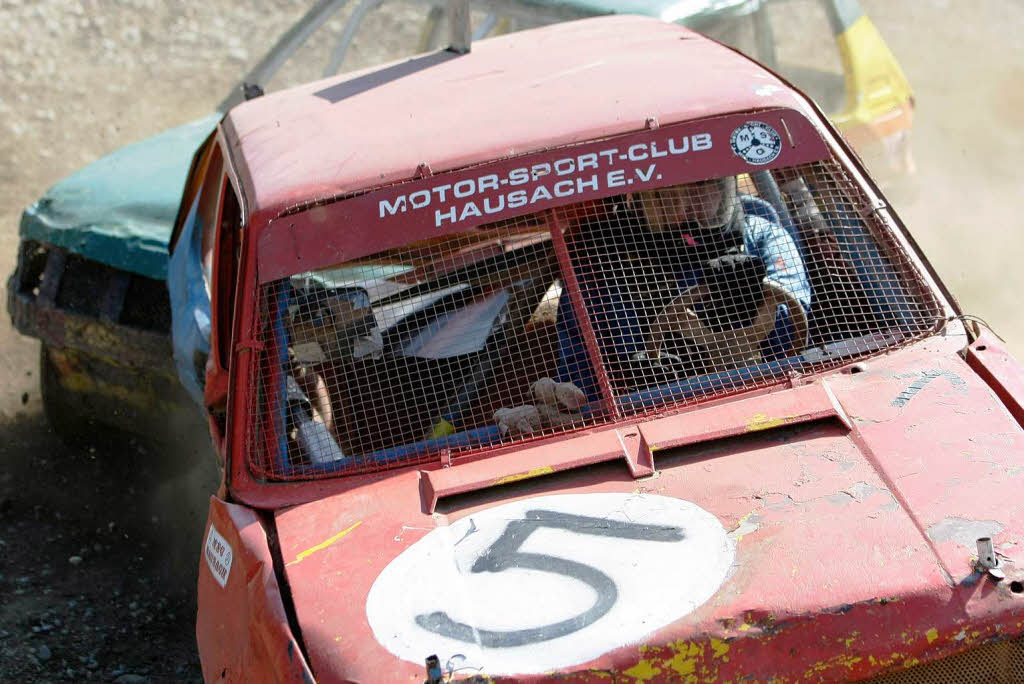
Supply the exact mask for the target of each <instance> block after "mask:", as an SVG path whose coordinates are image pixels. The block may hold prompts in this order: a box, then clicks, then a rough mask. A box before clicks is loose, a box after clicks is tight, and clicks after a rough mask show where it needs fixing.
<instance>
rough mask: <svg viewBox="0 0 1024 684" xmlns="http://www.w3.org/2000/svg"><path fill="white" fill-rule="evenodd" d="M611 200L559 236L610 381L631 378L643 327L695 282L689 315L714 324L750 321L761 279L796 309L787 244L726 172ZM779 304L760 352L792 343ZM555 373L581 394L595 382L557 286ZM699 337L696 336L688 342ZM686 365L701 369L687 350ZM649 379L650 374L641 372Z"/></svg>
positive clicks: (797, 294) (768, 353) (796, 265)
mask: <svg viewBox="0 0 1024 684" xmlns="http://www.w3.org/2000/svg"><path fill="white" fill-rule="evenodd" d="M630 199H631V201H629V202H624V203H622V204H620V205H617V206H614V207H610V208H609V210H608V212H607V213H606V215H605V216H603V217H601V219H600V220H599V221H593V220H592V221H590V222H588V223H585V224H582V225H580V226H579V229H578V230H576V231H573V234H572V235H571V236H570V237H569V238H567V242H569V249H570V253H571V254H572V257H573V264H574V267H575V271H576V274H577V281H578V283H579V286H580V291H581V294H582V296H583V299H584V302H585V304H586V307H587V310H588V312H589V314H590V322H591V326H592V327H593V329H594V334H595V336H596V337H597V339H598V344H599V347H600V348H601V350H602V359H603V361H604V365H605V367H606V369H607V371H608V373H609V375H610V376H611V377H610V379H611V381H612V384H613V385H618V386H620V387H621V386H623V385H625V386H627V387H628V386H629V385H635V384H636V381H637V380H643V379H644V378H642V377H640V378H634V377H632V374H633V373H635V371H632V372H631V370H630V369H631V368H635V359H636V358H637V357H638V355H639V356H642V355H643V353H644V352H645V351H646V348H647V340H648V338H649V336H650V333H651V325H652V324H653V323H654V321H655V319H656V317H657V315H658V313H659V312H661V311H662V310H663V308H664V307H665V306H666V305H667V304H668V303H669V302H670V301H671V300H672V299H673V298H674V297H677V296H678V295H679V294H680V293H682V292H684V291H686V290H687V289H688V288H691V287H693V286H696V285H703V288H702V290H701V291H702V294H703V295H704V296H703V301H702V302H701V304H699V305H698V308H699V311H698V315H699V316H700V318H701V319H702V321H703V322H704V324H705V325H706V326H707V328H708V329H710V330H714V331H721V330H725V329H730V328H737V327H742V326H745V325H748V324H750V323H751V321H752V319H753V318H754V316H755V315H756V314H757V311H758V308H759V306H760V305H761V304H762V298H761V297H760V290H761V288H760V287H759V284H760V283H761V282H762V281H764V282H765V283H768V284H770V285H772V286H777V289H779V290H781V291H784V292H785V293H788V295H790V296H791V298H792V299H795V300H796V301H798V302H799V303H800V305H801V306H802V307H803V308H804V310H805V311H804V313H806V310H807V309H808V308H809V307H810V300H811V290H810V285H809V283H808V280H807V273H806V269H805V268H804V264H803V261H802V259H801V257H800V253H799V251H798V250H797V247H796V244H795V243H794V241H793V239H792V237H790V235H789V233H788V232H787V231H786V230H785V229H784V228H783V227H782V226H781V225H779V222H778V219H777V217H776V214H775V211H774V209H772V208H771V205H769V204H768V203H767V202H765V201H764V200H760V199H757V198H754V197H741V196H740V195H739V193H738V190H737V180H736V177H735V176H727V177H725V178H718V179H711V180H706V181H699V182H696V183H690V184H687V185H679V186H674V187H669V188H663V189H659V190H652V191H646V192H641V193H638V194H637V195H634V196H633V197H632V198H630ZM793 329H794V327H793V321H792V317H791V316H790V312H789V309H788V306H787V305H780V306H779V307H778V311H777V315H776V320H775V325H774V327H773V328H772V329H771V331H770V332H769V334H767V335H766V337H765V339H764V341H763V342H762V343H761V350H760V351H761V356H762V358H764V359H766V360H772V359H775V358H779V357H780V356H784V355H785V354H786V353H787V351H788V350H790V349H791V348H792V347H793V345H794V343H798V345H799V346H801V347H802V346H803V344H804V343H805V342H806V340H799V341H796V340H793V339H792V335H793ZM558 337H559V364H558V380H559V381H560V382H572V383H574V384H576V385H577V386H578V387H579V388H580V389H582V390H583V392H584V393H585V394H586V396H587V398H588V400H590V401H593V400H594V399H596V398H597V397H598V389H597V382H596V379H595V378H594V374H593V370H592V367H591V364H590V362H589V358H588V356H587V351H586V347H585V346H584V344H583V338H582V334H581V332H580V330H579V327H578V325H577V321H576V317H575V315H574V313H573V306H572V302H571V298H570V297H569V296H568V295H567V294H566V293H563V294H562V297H561V299H560V300H559V308H558ZM697 342H698V343H699V340H697ZM691 368H692V370H693V371H695V372H701V371H702V370H704V371H706V370H708V369H707V368H706V367H702V364H700V363H699V362H698V361H694V360H693V357H692V355H691ZM646 379H647V380H648V384H649V381H650V377H649V373H648V377H647V378H646Z"/></svg>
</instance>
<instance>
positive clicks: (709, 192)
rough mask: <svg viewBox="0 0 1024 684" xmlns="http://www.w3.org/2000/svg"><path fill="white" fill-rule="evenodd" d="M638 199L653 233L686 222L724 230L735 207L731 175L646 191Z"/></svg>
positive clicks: (703, 227)
mask: <svg viewBox="0 0 1024 684" xmlns="http://www.w3.org/2000/svg"><path fill="white" fill-rule="evenodd" d="M639 200H640V201H639V203H638V204H639V207H638V208H639V210H640V211H641V212H642V214H643V216H644V218H645V219H646V224H647V227H648V229H649V230H651V231H653V232H656V233H657V232H661V231H663V230H665V229H667V228H671V227H675V226H680V225H683V224H685V223H688V222H692V223H696V224H697V226H698V227H700V228H702V229H705V230H711V229H716V228H718V229H725V228H727V227H729V226H730V225H731V224H732V221H733V218H734V217H735V215H736V211H737V208H738V207H739V200H738V198H737V190H736V177H735V176H726V177H724V178H711V179H708V180H702V181H697V182H695V183H687V184H685V185H675V186H672V187H668V188H660V189H658V190H647V191H644V192H641V193H639Z"/></svg>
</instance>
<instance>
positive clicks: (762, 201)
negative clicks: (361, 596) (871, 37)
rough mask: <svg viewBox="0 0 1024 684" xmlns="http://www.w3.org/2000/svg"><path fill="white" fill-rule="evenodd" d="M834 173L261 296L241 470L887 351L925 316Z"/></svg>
mask: <svg viewBox="0 0 1024 684" xmlns="http://www.w3.org/2000/svg"><path fill="white" fill-rule="evenodd" d="M863 204H864V203H863V201H862V198H860V197H858V196H857V195H856V194H855V188H854V186H853V185H852V184H851V183H849V182H848V181H847V179H845V178H844V177H843V176H842V174H841V173H840V171H839V169H838V167H835V166H833V165H831V164H829V163H815V164H811V165H806V166H802V167H796V168H791V169H783V170H777V171H773V172H771V173H769V172H760V173H758V174H755V175H754V176H753V177H748V176H742V177H739V178H736V177H728V178H717V179H709V180H706V181H701V182H698V183H691V184H688V185H681V186H676V187H669V188H663V189H660V190H655V191H647V192H641V193H635V194H632V195H620V196H615V197H610V198H606V199H604V200H600V201H594V202H588V203H584V204H577V205H572V206H567V207H563V208H561V209H558V210H555V211H554V212H545V213H542V214H535V215H531V216H526V217H522V218H518V219H514V220H511V221H505V222H502V223H500V224H489V225H484V226H481V227H480V228H478V229H477V230H475V231H473V232H470V233H460V234H457V235H452V236H446V237H441V238H436V239H433V240H428V241H424V242H419V243H416V244H412V245H409V246H407V247H404V248H402V249H396V250H389V251H387V252H381V253H378V254H375V255H372V256H370V257H366V258H363V259H360V260H358V261H355V262H349V263H345V264H342V265H339V266H338V267H336V268H332V269H327V270H323V271H318V272H315V273H304V274H299V275H296V276H293V277H291V278H287V279H284V280H280V281H276V282H274V283H271V284H269V285H268V286H266V287H264V289H263V290H262V292H261V304H260V307H259V311H260V312H261V319H260V322H259V325H258V328H259V329H258V331H257V336H258V339H260V340H261V343H262V347H263V349H262V350H261V351H260V353H259V355H258V358H259V362H258V363H257V364H256V365H255V366H254V367H253V376H252V377H253V382H254V383H255V384H256V387H257V391H256V392H254V393H252V394H251V396H252V397H253V399H252V404H251V406H250V416H251V417H252V423H251V425H250V440H249V442H250V443H249V447H250V449H249V453H250V454H251V456H250V465H251V466H252V467H253V469H254V471H256V472H257V473H258V474H260V475H262V476H264V477H267V478H270V479H291V478H306V477H311V476H319V475H329V474H334V473H342V472H344V473H348V472H359V471H365V470H372V469H380V468H386V467H389V466H391V465H393V464H408V463H413V462H417V461H419V460H423V459H436V458H437V457H438V454H439V453H440V452H442V451H443V450H449V451H451V452H453V453H455V454H458V453H461V452H466V451H473V450H478V449H481V448H487V447H494V446H498V445H502V444H508V443H511V442H515V441H522V440H525V439H535V438H538V437H542V436H544V435H548V434H551V433H554V432H558V431H564V430H570V429H576V428H579V427H584V426H592V425H596V424H600V423H602V422H606V421H610V420H616V419H620V418H628V417H632V416H636V415H638V414H644V413H648V412H651V411H666V410H673V409H674V408H676V407H679V406H685V405H688V404H692V403H694V402H699V401H702V400H705V399H708V398H711V397H717V396H721V395H723V394H725V393H728V392H732V391H736V390H737V389H746V388H749V387H754V386H763V385H766V384H771V383H775V382H778V381H780V380H782V379H785V378H786V377H787V376H789V375H791V374H793V373H806V372H813V371H816V370H819V369H821V368H825V367H828V366H829V365H834V364H836V363H838V362H845V361H848V360H849V359H851V358H853V357H857V356H862V355H865V354H869V353H872V352H875V351H878V350H880V349H886V348H891V347H893V346H896V345H898V344H901V343H903V342H904V341H906V340H908V339H911V338H913V337H915V336H920V335H922V334H925V333H927V332H929V331H931V330H934V329H936V327H937V324H938V323H939V322H940V320H941V316H940V308H939V305H938V302H937V301H936V300H935V299H934V297H933V296H932V295H931V294H930V293H929V291H928V289H927V288H926V287H925V286H924V285H923V283H922V281H921V278H920V275H919V274H918V273H917V272H916V271H915V269H914V268H913V266H912V265H911V263H910V261H909V260H908V259H907V258H906V255H905V254H904V253H903V252H902V251H901V249H900V248H899V247H898V246H897V243H896V242H895V241H894V240H893V239H892V236H891V235H889V234H888V233H886V230H887V229H885V228H884V227H883V225H882V224H881V223H880V222H877V221H876V220H874V219H873V218H871V217H870V216H868V217H867V218H865V217H862V216H861V215H860V213H858V212H857V211H856V210H855V208H856V207H858V206H863Z"/></svg>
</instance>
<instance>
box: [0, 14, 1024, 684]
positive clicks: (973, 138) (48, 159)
mask: <svg viewBox="0 0 1024 684" xmlns="http://www.w3.org/2000/svg"><path fill="white" fill-rule="evenodd" d="M862 4H863V5H864V6H865V8H866V10H867V11H868V13H869V14H870V15H871V16H872V18H873V19H874V21H875V23H876V25H877V26H878V27H879V29H880V30H881V32H882V34H883V35H884V36H885V38H886V39H887V40H888V42H889V45H890V47H891V48H892V50H893V52H894V53H895V54H896V56H897V58H898V59H899V61H900V63H901V64H902V65H903V67H904V69H905V71H906V73H907V76H908V78H909V79H910V82H911V84H912V86H913V87H914V90H915V94H916V98H917V119H916V124H915V131H914V143H913V145H914V153H915V155H916V158H917V162H918V166H919V170H918V173H917V176H916V178H914V179H912V181H911V182H910V183H905V182H901V183H899V184H898V187H896V188H895V190H896V195H895V196H894V198H893V199H894V202H895V204H896V207H897V210H898V212H899V213H900V215H901V216H902V217H903V219H904V220H905V222H906V223H907V224H908V226H909V227H910V229H911V231H912V232H913V233H914V235H915V236H916V238H917V240H918V241H919V243H920V244H921V246H922V247H923V249H924V251H925V253H926V254H927V255H928V256H929V257H930V258H931V260H932V263H933V264H934V265H935V267H936V269H937V270H938V272H939V274H940V275H941V276H942V277H943V279H944V280H945V281H946V283H947V284H948V285H949V286H950V288H951V289H952V290H953V292H954V293H955V294H956V295H957V296H958V297H959V299H960V301H961V303H962V304H963V308H964V310H965V311H966V312H968V313H972V314H975V315H979V316H981V317H983V318H985V319H987V320H988V321H989V322H990V323H991V324H992V326H993V328H994V329H995V330H996V331H997V332H998V333H1000V334H1001V335H1002V336H1003V337H1005V338H1006V339H1007V340H1008V341H1009V343H1010V345H1011V348H1013V349H1014V350H1015V351H1016V352H1017V353H1018V354H1019V353H1021V352H1024V316H1022V315H1021V314H1020V313H1019V310H1018V306H1017V297H1018V296H1019V293H1020V291H1021V289H1022V287H1024V275H1022V274H1024V269H1022V268H1021V267H1020V263H1021V260H1022V257H1024V230H1022V228H1024V219H1022V218H1021V217H1020V215H1019V214H1018V213H1017V212H1016V210H1015V209H1014V208H1013V203H1014V202H1015V201H1016V200H1015V199H1014V198H1016V197H1017V196H1018V192H1019V188H1020V181H1019V177H1020V174H1019V172H1018V169H1017V164H1018V163H1019V162H1020V160H1021V159H1024V137H1022V136H1021V135H1019V131H1020V128H1021V126H1022V125H1024V113H1022V109H1024V88H1021V85H1020V84H1021V83H1022V82H1024V42H1022V41H1021V40H1020V39H1019V36H1020V35H1021V33H1022V31H1024V2H1020V0H1014V1H1013V2H1006V1H1000V0H986V1H982V0H979V1H977V2H971V3H964V2H952V1H951V0H929V1H927V2H925V1H915V2H910V1H909V0H905V1H902V2H891V1H885V0H864V1H863V2H862ZM297 5H298V3H293V2H290V1H289V0H250V1H249V2H245V3H232V2H227V1H226V0H215V1H207V2H202V3H199V2H189V3H164V2H160V1H158V0H121V1H120V2H116V3H115V2H103V1H101V0H0V26H3V27H4V28H3V30H2V32H0V65H2V69H0V160H3V161H4V162H5V163H3V164H2V165H0V275H3V277H4V278H6V275H7V274H8V273H10V272H11V270H12V269H13V265H14V258H15V249H16V245H17V226H18V217H19V214H20V212H21V209H22V208H23V207H24V206H26V205H27V204H29V203H31V202H32V201H33V200H34V199H35V198H37V197H38V196H39V195H40V194H41V193H42V192H43V191H44V190H45V188H46V187H48V186H49V185H50V184H52V183H54V182H55V181H57V180H59V179H60V178H62V177H63V176H65V175H67V174H68V173H70V172H71V171H74V170H75V169H76V168H79V167H80V166H82V165H84V164H85V163H87V162H89V161H92V160H94V159H96V158H98V157H100V156H102V155H104V154H106V153H108V152H110V151H112V150H114V149H116V148H117V147H120V146H122V145H124V144H126V143H128V142H131V141H134V140H137V139H140V138H144V137H147V136H150V135H153V134H155V133H157V132H159V131H161V130H164V129H166V128H169V127H171V126H174V125H177V124H180V123H184V122H186V121H190V120H192V119H196V118H198V117H200V116H203V115H205V114H207V113H209V112H211V111H213V109H214V108H215V107H216V105H217V103H218V102H219V101H220V100H221V99H222V98H223V96H224V95H225V94H226V92H227V91H228V89H229V87H230V86H231V85H232V84H233V82H234V81H235V80H236V79H237V78H238V77H239V76H240V74H241V73H242V72H243V71H244V70H245V68H247V67H248V66H251V65H252V64H254V63H255V61H256V60H257V59H258V58H259V57H260V55H261V54H262V52H263V51H264V49H265V48H266V46H268V45H270V44H271V43H272V42H273V39H274V38H275V37H276V36H277V35H278V34H279V33H280V32H281V31H282V30H284V28H286V27H287V26H288V25H290V24H291V23H292V22H293V21H294V20H295V19H296V18H297V17H298V16H299V15H300V14H301V12H302V8H301V7H297ZM772 11H773V17H772V19H773V25H774V28H775V32H776V37H777V40H778V41H779V43H780V44H781V45H782V47H781V48H780V57H781V58H782V60H783V62H784V63H785V62H787V61H789V62H792V63H796V64H797V65H798V66H803V67H808V66H810V67H817V68H826V69H837V68H838V60H837V59H836V57H835V52H834V48H833V47H832V46H831V39H830V37H829V36H828V34H827V28H826V25H825V23H824V15H823V14H822V13H821V10H820V8H819V7H818V6H817V5H816V4H815V3H813V2H811V1H810V0H791V1H790V2H787V3H784V4H780V5H776V6H773V9H772ZM404 16H406V15H405V14H402V13H394V12H392V13H391V14H386V15H384V16H383V17H381V18H379V19H376V20H375V23H374V24H373V26H372V28H376V29H377V30H378V31H380V32H382V34H383V35H386V36H387V38H386V39H385V41H384V42H385V43H387V42H391V43H395V44H397V43H402V42H408V41H409V40H411V39H412V38H413V37H415V35H416V32H417V30H418V28H417V27H415V26H412V25H411V24H409V23H408V22H406V21H402V20H401V19H402V17H404ZM339 27H340V24H338V23H337V22H335V23H334V24H333V25H332V26H331V27H330V28H331V29H332V30H335V31H336V30H337V29H338V28H339ZM335 35H336V34H335ZM378 47H379V46H378ZM310 52H311V55H310V56H311V57H316V56H322V55H323V54H326V47H323V46H320V47H316V48H313V49H312V50H311V51H310ZM377 56H378V55H377V53H376V52H375V49H373V48H363V47H362V46H357V48H356V50H355V51H354V53H353V55H352V60H351V61H350V62H347V63H346V66H357V65H360V64H364V63H367V62H370V61H372V60H373V59H375V58H376V57H377ZM318 75H319V74H318V73H311V74H310V76H318ZM291 76H293V74H289V77H291ZM908 187H911V188H912V190H909V191H908V189H907V188H908ZM0 297H2V298H3V299H4V300H6V293H5V292H3V286H2V285H0ZM38 353H39V352H38V345H37V343H36V342H35V341H34V340H31V339H26V338H23V337H21V336H19V335H18V334H17V333H15V332H14V331H13V330H12V329H11V326H10V323H9V320H8V319H7V317H6V315H4V316H2V317H0V596H2V597H3V600H2V601H0V680H3V681H59V680H68V681H78V680H84V679H94V680H102V681H112V680H116V681H120V682H132V681H134V682H141V681H147V680H148V681H153V682H157V681H188V680H197V679H198V678H199V677H200V674H199V669H198V658H197V655H196V651H195V644H194V614H195V606H194V583H195V572H196V567H197V559H198V557H199V548H200V541H201V539H200V537H201V532H202V522H203V520H204V518H205V505H206V504H205V500H206V497H207V495H208V489H207V487H208V485H207V484H206V483H208V482H209V481H210V476H209V472H210V463H211V460H210V459H211V458H212V457H211V456H210V455H209V454H208V453H207V450H206V449H205V448H204V447H203V446H193V447H191V448H182V449H179V450H178V451H177V452H175V453H166V452H155V451H154V450H152V449H147V448H146V447H143V446H139V445H136V446H129V447H125V448H118V449H111V448H110V447H104V446H103V445H100V444H97V446H95V447H92V448H87V449H83V450H70V449H67V448H65V447H64V446H62V445H61V444H60V443H59V441H58V440H57V439H56V437H55V436H54V435H53V434H52V433H51V432H50V431H49V429H48V427H47V425H46V421H45V419H44V418H43V416H42V409H41V404H40V398H39V390H38V382H37V381H38V378H37V359H38ZM195 433H196V434H195V435H194V436H195V437H196V439H195V440H192V441H193V442H195V444H197V445H202V444H204V443H205V437H204V436H203V435H202V429H201V428H196V429H195Z"/></svg>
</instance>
